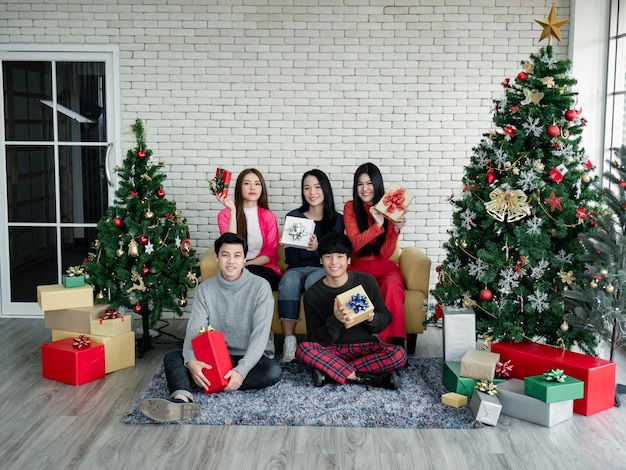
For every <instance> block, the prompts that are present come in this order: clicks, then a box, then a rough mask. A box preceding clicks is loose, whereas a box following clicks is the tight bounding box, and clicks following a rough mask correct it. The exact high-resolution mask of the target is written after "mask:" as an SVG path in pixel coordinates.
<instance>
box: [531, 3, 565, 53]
mask: <svg viewBox="0 0 626 470" xmlns="http://www.w3.org/2000/svg"><path fill="white" fill-rule="evenodd" d="M535 21H536V22H537V23H539V24H540V25H541V26H543V31H542V32H541V37H540V38H539V42H541V41H543V40H544V39H545V38H548V46H550V45H552V36H554V37H555V38H557V39H558V40H559V42H561V26H563V25H564V24H565V23H567V22H568V21H569V18H558V17H557V16H556V8H554V3H553V4H552V8H551V9H550V14H549V15H548V17H547V18H537V19H535Z"/></svg>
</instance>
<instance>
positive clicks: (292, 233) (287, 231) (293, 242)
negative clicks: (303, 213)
mask: <svg viewBox="0 0 626 470" xmlns="http://www.w3.org/2000/svg"><path fill="white" fill-rule="evenodd" d="M314 232H315V221H314V220H312V219H307V218H302V217H293V216H291V215H288V216H287V217H285V227H284V229H283V235H282V237H281V238H280V242H281V243H282V244H283V245H284V246H286V247H290V248H306V247H307V246H308V245H309V240H310V238H311V235H313V233H314Z"/></svg>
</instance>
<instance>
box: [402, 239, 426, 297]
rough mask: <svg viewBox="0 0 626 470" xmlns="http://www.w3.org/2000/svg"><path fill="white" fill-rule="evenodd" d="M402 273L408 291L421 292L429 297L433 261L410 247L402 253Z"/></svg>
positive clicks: (417, 249)
mask: <svg viewBox="0 0 626 470" xmlns="http://www.w3.org/2000/svg"><path fill="white" fill-rule="evenodd" d="M398 264H399V265H400V271H401V272H402V277H403V278H404V284H405V287H406V289H407V290H412V291H420V292H423V293H424V296H425V297H428V284H429V282H430V265H431V260H430V258H429V257H428V256H427V255H426V253H425V252H424V251H422V250H420V249H419V248H417V247H415V246H408V247H406V248H404V249H403V250H402V252H401V253H400V261H399V263H398Z"/></svg>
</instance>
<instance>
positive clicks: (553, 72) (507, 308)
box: [432, 6, 600, 349]
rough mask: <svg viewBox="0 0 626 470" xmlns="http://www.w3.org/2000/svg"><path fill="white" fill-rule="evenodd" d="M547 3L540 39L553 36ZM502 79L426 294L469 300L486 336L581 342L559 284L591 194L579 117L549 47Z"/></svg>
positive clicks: (573, 267)
mask: <svg viewBox="0 0 626 470" xmlns="http://www.w3.org/2000/svg"><path fill="white" fill-rule="evenodd" d="M566 21H567V20H564V19H560V18H557V17H556V13H555V11H554V6H553V7H552V11H551V12H550V15H549V17H548V18H546V19H545V20H537V22H539V23H540V24H541V25H542V26H543V27H544V31H543V33H542V37H541V39H543V38H544V37H548V38H549V40H551V38H552V36H555V37H557V38H558V39H559V40H560V29H559V28H560V26H561V25H562V24H564V22H566ZM521 65H522V67H521V70H520V71H519V73H518V74H517V76H516V77H515V78H514V79H512V80H511V79H508V78H507V79H505V80H504V81H503V82H502V86H503V88H504V96H503V97H502V98H501V99H497V100H495V108H494V116H493V130H491V131H490V132H487V133H485V134H483V138H482V140H481V142H480V144H479V145H478V146H477V147H475V148H474V149H473V154H472V156H471V159H470V163H469V165H467V166H466V168H465V175H464V177H463V185H464V188H463V193H462V195H461V196H460V197H458V198H457V197H454V196H453V197H451V198H450V201H451V203H452V204H453V205H454V206H455V210H454V212H453V225H454V227H453V229H452V230H451V231H450V238H449V240H448V241H447V242H446V243H445V245H444V247H445V248H446V249H447V255H446V258H445V260H444V262H443V264H442V265H441V266H438V267H437V270H438V272H439V279H438V283H437V286H436V287H435V289H433V291H432V293H433V295H434V297H435V299H437V301H438V302H439V303H440V304H443V305H448V306H461V305H462V306H464V307H473V308H474V310H475V312H476V315H477V322H476V325H477V330H478V331H479V332H480V333H482V334H483V335H484V337H485V338H486V343H487V344H488V343H489V341H490V340H492V339H493V340H496V339H498V340H501V339H512V340H515V341H522V340H532V341H540V342H543V343H546V344H552V345H556V346H560V347H570V346H571V345H572V344H574V343H578V344H580V345H581V347H583V349H585V345H586V344H587V343H589V342H591V343H593V335H591V334H590V333H589V332H588V331H585V330H577V329H574V328H569V327H568V325H567V323H566V322H565V321H564V320H565V316H564V315H565V312H564V301H563V291H564V290H565V288H566V287H568V286H570V285H572V284H573V283H575V282H576V281H577V280H579V279H581V277H582V275H583V272H584V269H585V267H584V263H583V262H582V261H580V260H579V255H581V254H582V253H583V252H584V246H583V245H582V244H581V243H580V241H579V238H580V236H581V235H582V234H584V233H585V232H586V231H588V230H593V226H594V225H595V222H594V220H593V210H594V207H595V204H596V201H598V200H599V199H600V194H599V192H598V191H597V190H596V189H595V186H594V185H593V182H594V180H595V179H596V177H595V176H594V175H593V173H592V172H591V170H592V165H591V163H590V162H589V160H588V158H587V156H586V155H585V152H584V150H583V149H582V148H581V147H580V140H581V134H582V131H583V127H584V126H585V124H586V121H585V119H584V118H583V117H582V115H581V109H580V108H578V106H577V101H576V94H575V93H574V92H573V91H572V87H573V86H574V85H575V83H576V80H575V79H573V78H572V77H571V76H570V63H569V62H568V61H564V60H556V59H555V57H554V55H553V49H552V46H551V45H548V46H547V47H545V48H542V49H540V51H539V53H538V54H536V55H531V56H530V60H526V61H523V62H521Z"/></svg>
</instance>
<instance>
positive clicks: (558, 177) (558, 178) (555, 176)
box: [550, 168, 563, 184]
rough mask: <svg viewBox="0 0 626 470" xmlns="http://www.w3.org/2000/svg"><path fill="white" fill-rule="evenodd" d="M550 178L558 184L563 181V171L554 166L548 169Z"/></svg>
mask: <svg viewBox="0 0 626 470" xmlns="http://www.w3.org/2000/svg"><path fill="white" fill-rule="evenodd" d="M550 179H551V180H552V181H554V182H555V183H557V184H558V183H560V182H562V181H563V173H561V172H560V171H559V170H557V169H556V168H552V169H551V170H550Z"/></svg>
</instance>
